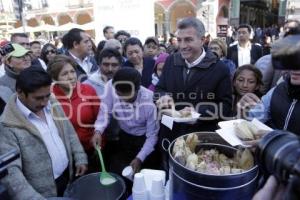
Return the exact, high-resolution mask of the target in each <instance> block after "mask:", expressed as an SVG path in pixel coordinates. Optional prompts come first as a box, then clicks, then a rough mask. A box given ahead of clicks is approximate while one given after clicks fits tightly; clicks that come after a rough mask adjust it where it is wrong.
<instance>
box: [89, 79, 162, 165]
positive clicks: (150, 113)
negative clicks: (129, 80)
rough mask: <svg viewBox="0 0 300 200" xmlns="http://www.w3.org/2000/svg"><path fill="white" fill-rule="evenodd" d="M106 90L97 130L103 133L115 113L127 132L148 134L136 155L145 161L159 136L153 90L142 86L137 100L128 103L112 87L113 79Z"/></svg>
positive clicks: (121, 126) (97, 121)
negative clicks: (121, 99)
mask: <svg viewBox="0 0 300 200" xmlns="http://www.w3.org/2000/svg"><path fill="white" fill-rule="evenodd" d="M104 91H105V92H104V94H103V99H101V106H100V112H99V113H98V117H97V120H96V122H95V130H97V131H100V132H101V133H103V132H104V130H105V128H106V127H107V125H108V123H109V121H110V118H111V116H112V115H113V116H114V118H115V119H116V120H117V121H118V123H119V126H120V128H121V129H122V130H124V131H125V132H126V133H128V134H131V135H135V136H142V135H146V140H145V143H144V145H143V147H142V149H141V150H140V152H139V153H138V154H137V156H136V157H137V158H139V159H140V160H141V161H144V160H145V158H146V157H147V156H148V155H149V154H150V153H151V152H152V151H153V150H154V145H155V144H156V142H157V138H158V137H157V134H158V130H159V122H158V120H157V110H156V106H155V104H154V103H153V92H151V91H150V90H148V89H146V88H144V87H143V86H141V87H140V89H139V91H138V94H137V98H136V100H135V102H133V103H126V102H124V101H120V99H119V97H118V95H117V94H116V92H115V89H114V87H112V81H109V82H108V83H107V84H106V85H105V89H104Z"/></svg>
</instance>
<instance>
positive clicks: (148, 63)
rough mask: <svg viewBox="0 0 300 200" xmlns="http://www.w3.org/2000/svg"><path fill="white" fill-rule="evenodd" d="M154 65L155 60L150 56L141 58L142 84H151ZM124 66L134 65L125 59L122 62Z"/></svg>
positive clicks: (146, 86) (146, 85)
mask: <svg viewBox="0 0 300 200" xmlns="http://www.w3.org/2000/svg"><path fill="white" fill-rule="evenodd" d="M154 65H155V60H154V59H153V58H150V57H145V58H143V71H142V86H144V87H145V88H148V87H149V86H150V85H151V81H152V73H153V68H154ZM123 66H124V67H134V65H133V64H132V63H131V62H130V61H129V60H127V61H126V62H125V63H124V64H123Z"/></svg>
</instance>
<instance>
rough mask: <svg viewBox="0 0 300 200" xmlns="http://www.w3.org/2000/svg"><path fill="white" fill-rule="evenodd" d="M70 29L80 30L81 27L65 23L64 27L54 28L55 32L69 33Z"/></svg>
mask: <svg viewBox="0 0 300 200" xmlns="http://www.w3.org/2000/svg"><path fill="white" fill-rule="evenodd" d="M72 28H82V25H79V24H75V23H71V22H70V23H67V24H64V25H61V26H58V27H57V28H56V31H69V30H71V29H72Z"/></svg>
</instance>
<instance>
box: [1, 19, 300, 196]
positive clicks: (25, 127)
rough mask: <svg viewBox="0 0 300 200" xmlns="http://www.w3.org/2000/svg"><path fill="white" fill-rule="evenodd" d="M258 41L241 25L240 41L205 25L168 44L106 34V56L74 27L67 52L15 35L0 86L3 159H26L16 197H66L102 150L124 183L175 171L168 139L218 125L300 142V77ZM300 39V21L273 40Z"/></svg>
mask: <svg viewBox="0 0 300 200" xmlns="http://www.w3.org/2000/svg"><path fill="white" fill-rule="evenodd" d="M252 31H253V29H252V28H251V26H250V25H247V24H241V25H240V26H239V27H238V28H237V30H236V38H235V41H231V42H230V43H228V41H223V40H221V39H219V38H214V39H211V40H207V38H206V37H205V36H206V32H205V28H204V25H203V23H202V22H201V21H200V20H198V19H197V18H184V19H182V20H180V21H179V22H178V24H177V31H176V34H175V36H174V37H171V38H170V39H169V41H168V45H165V44H161V43H160V42H159V40H158V39H157V38H156V37H154V36H149V37H148V38H147V39H146V40H145V41H144V42H142V41H141V40H140V39H139V38H136V37H131V35H130V34H129V33H127V32H126V31H124V30H119V31H117V32H115V30H114V27H112V26H107V27H105V28H104V29H103V35H104V37H105V40H103V41H101V42H99V44H98V45H95V44H94V42H93V39H92V38H91V37H90V36H89V35H88V34H87V33H86V32H85V31H84V30H81V29H78V28H73V29H71V30H70V31H68V32H67V33H66V34H65V35H64V36H63V37H62V43H63V47H62V48H58V47H56V46H55V45H53V44H51V43H47V44H43V45H42V44H41V43H40V42H39V41H30V39H29V37H28V36H27V35H26V34H24V33H15V34H12V36H11V40H10V42H11V43H12V46H13V47H14V50H13V51H12V52H10V53H8V54H7V55H5V56H3V57H2V58H1V68H2V70H3V72H2V76H1V77H0V103H1V108H0V111H1V118H0V138H1V140H0V154H4V153H6V152H7V151H9V150H11V149H17V150H18V151H19V152H20V155H21V156H20V158H18V159H17V160H16V161H14V162H12V163H11V164H10V165H9V167H8V174H9V175H8V176H6V177H4V178H3V179H2V180H1V182H2V183H3V184H4V185H5V186H6V187H7V188H8V191H9V194H10V196H11V198H12V199H13V200H27V199H28V200H32V199H41V200H42V199H46V198H49V197H56V196H62V195H63V192H64V190H65V189H66V187H67V185H68V184H69V183H71V182H72V181H73V180H74V179H76V178H77V177H78V176H82V175H84V174H86V173H92V172H97V171H98V170H99V169H100V167H99V166H100V163H99V160H98V159H97V155H96V151H95V147H96V146H100V147H101V149H102V150H103V151H104V159H105V161H106V164H107V166H106V167H107V169H108V171H111V172H115V173H117V174H121V172H122V169H123V168H124V167H126V166H128V165H131V166H132V168H133V170H134V172H138V171H139V170H140V169H141V168H145V167H146V168H153V169H165V170H168V165H167V162H168V161H167V160H166V157H165V156H164V155H163V153H162V152H161V151H160V146H161V142H162V141H163V140H164V139H167V140H169V141H172V140H174V139H175V138H176V137H178V136H181V135H183V134H187V133H190V132H195V131H215V130H216V129H217V123H218V122H219V121H221V120H228V119H235V118H246V119H250V118H254V117H256V118H258V119H259V120H261V121H262V122H264V123H266V124H267V125H269V126H270V127H272V128H274V129H281V130H288V131H291V132H294V133H295V134H298V135H300V126H297V122H299V120H300V115H299V113H300V102H299V99H300V70H299V71H297V70H284V71H279V70H275V69H274V68H273V66H272V55H273V54H274V53H276V52H275V50H276V49H278V48H274V52H273V49H272V46H270V49H269V51H266V49H265V47H264V46H263V45H261V44H259V43H256V42H255V40H257V41H262V36H260V37H258V35H259V33H261V35H262V31H261V32H260V31H259V29H255V35H256V36H257V37H255V40H252V39H251V35H252V34H253V32H252ZM271 32H272V31H270V33H271ZM276 34H277V33H276ZM299 34H300V22H299V21H297V20H289V21H287V22H286V23H285V24H284V27H283V30H282V34H279V33H278V37H277V35H276V37H272V36H273V32H272V35H271V38H272V42H273V43H274V44H276V43H277V42H279V41H284V42H280V44H281V45H285V44H286V45H295V44H289V43H291V42H289V41H290V40H287V41H285V39H288V38H289V37H291V36H294V35H296V36H297V35H299ZM257 38H258V39H257ZM275 39H277V40H275ZM298 67H300V66H298ZM299 69H300V68H299ZM163 109H176V110H178V111H180V113H189V112H191V111H196V112H198V113H200V114H201V116H200V117H199V119H198V120H197V121H196V122H195V123H176V122H174V125H173V129H172V130H170V129H169V128H167V127H166V126H164V125H162V124H161V123H160V117H161V111H162V110H163ZM254 145H255V144H254Z"/></svg>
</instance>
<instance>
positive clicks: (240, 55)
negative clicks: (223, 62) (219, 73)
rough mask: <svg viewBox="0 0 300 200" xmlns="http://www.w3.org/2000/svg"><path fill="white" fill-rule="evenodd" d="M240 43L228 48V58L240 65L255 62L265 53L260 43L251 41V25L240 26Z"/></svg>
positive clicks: (238, 32)
mask: <svg viewBox="0 0 300 200" xmlns="http://www.w3.org/2000/svg"><path fill="white" fill-rule="evenodd" d="M237 34H238V43H237V44H235V45H232V46H230V47H229V48H228V52H227V58H228V59H230V60H232V61H233V62H234V64H235V65H236V66H238V67H240V66H242V65H246V64H254V63H255V62H256V61H257V60H258V59H259V58H260V57H262V55H263V49H262V47H261V45H260V44H257V43H253V44H252V43H251V41H250V35H251V27H250V26H249V25H247V24H242V25H240V26H239V27H238V31H237Z"/></svg>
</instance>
